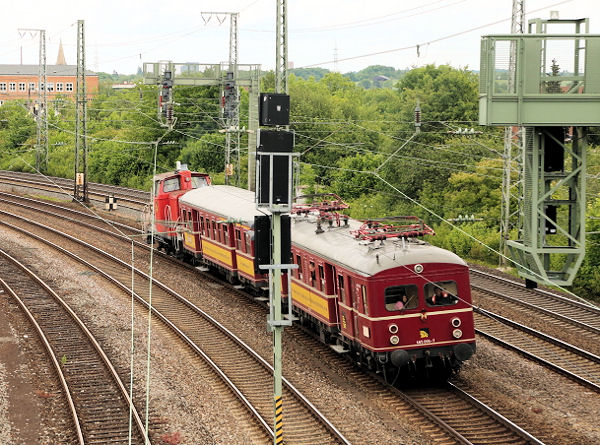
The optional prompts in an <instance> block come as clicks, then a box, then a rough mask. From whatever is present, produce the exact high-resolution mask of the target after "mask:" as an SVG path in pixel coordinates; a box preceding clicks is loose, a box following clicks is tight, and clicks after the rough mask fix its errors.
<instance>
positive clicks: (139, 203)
mask: <svg viewBox="0 0 600 445" xmlns="http://www.w3.org/2000/svg"><path fill="white" fill-rule="evenodd" d="M0 183H3V184H11V185H15V186H22V187H27V188H31V189H34V190H40V191H49V192H53V193H64V194H65V198H71V197H72V195H73V180H72V179H66V178H58V177H48V176H43V175H38V174H33V173H23V172H11V171H6V170H2V171H0ZM88 195H89V197H90V199H91V200H92V201H97V202H102V203H103V202H104V199H105V198H106V197H107V196H114V197H116V198H117V199H118V204H119V206H122V207H126V208H129V209H131V210H141V209H143V208H144V207H145V206H146V205H147V204H148V202H149V200H150V193H148V192H145V191H142V190H136V189H130V188H126V187H119V186H114V185H107V184H99V183H94V182H90V183H88Z"/></svg>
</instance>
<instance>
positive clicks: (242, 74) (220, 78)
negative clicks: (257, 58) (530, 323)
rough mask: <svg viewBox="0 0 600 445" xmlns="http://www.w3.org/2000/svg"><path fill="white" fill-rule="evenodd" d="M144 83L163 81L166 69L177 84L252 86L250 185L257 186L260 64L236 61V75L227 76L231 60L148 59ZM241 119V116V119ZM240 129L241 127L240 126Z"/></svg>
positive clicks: (249, 157)
mask: <svg viewBox="0 0 600 445" xmlns="http://www.w3.org/2000/svg"><path fill="white" fill-rule="evenodd" d="M143 66H144V84H146V85H159V84H160V83H161V81H162V79H163V74H164V72H165V71H169V72H171V76H172V80H173V85H174V86H179V85H186V86H212V85H217V86H219V85H223V84H224V82H225V81H226V80H234V81H235V83H236V85H237V86H239V87H246V88H248V95H249V101H248V128H247V130H248V131H247V132H248V189H249V190H253V189H254V183H255V167H256V130H257V129H258V97H259V93H260V91H259V89H260V84H259V81H260V65H256V64H238V63H235V67H236V69H235V77H234V78H233V79H228V78H227V73H228V72H230V71H229V68H230V67H229V63H222V64H203V63H173V62H146V63H144V65H143ZM238 122H239V120H238ZM237 130H238V131H239V129H237Z"/></svg>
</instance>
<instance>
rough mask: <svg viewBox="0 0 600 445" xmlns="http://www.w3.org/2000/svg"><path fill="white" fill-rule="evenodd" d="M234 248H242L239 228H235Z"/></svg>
mask: <svg viewBox="0 0 600 445" xmlns="http://www.w3.org/2000/svg"><path fill="white" fill-rule="evenodd" d="M235 248H236V249H237V250H242V231H241V230H240V229H235Z"/></svg>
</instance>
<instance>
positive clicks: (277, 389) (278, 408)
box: [271, 212, 283, 445]
mask: <svg viewBox="0 0 600 445" xmlns="http://www.w3.org/2000/svg"><path fill="white" fill-rule="evenodd" d="M271 222H272V224H273V225H272V233H273V247H272V253H273V263H274V264H275V265H280V264H281V213H279V212H273V216H272V219H271ZM272 285H273V297H272V298H271V302H272V305H273V306H272V308H271V310H272V314H273V319H274V320H275V322H276V323H275V325H274V326H273V401H274V408H275V429H274V431H275V440H274V442H273V443H274V444H275V445H278V444H281V443H283V400H282V398H281V396H282V333H283V326H282V325H281V324H280V323H277V322H281V321H282V319H283V317H282V314H281V269H277V268H276V269H274V270H273V280H272Z"/></svg>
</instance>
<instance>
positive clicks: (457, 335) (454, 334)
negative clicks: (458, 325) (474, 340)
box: [452, 329, 462, 340]
mask: <svg viewBox="0 0 600 445" xmlns="http://www.w3.org/2000/svg"><path fill="white" fill-rule="evenodd" d="M452 337H454V338H456V339H457V340H458V339H459V338H461V337H462V331H461V330H460V329H455V330H453V331H452Z"/></svg>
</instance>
